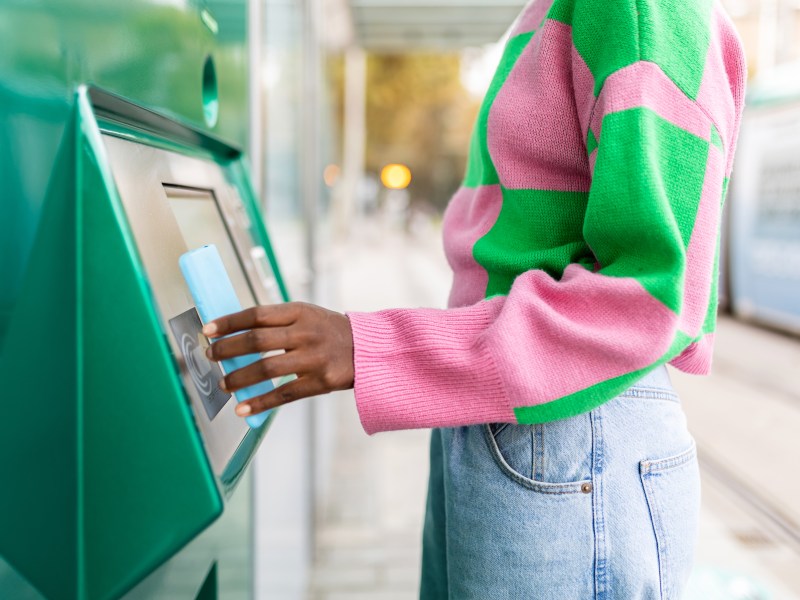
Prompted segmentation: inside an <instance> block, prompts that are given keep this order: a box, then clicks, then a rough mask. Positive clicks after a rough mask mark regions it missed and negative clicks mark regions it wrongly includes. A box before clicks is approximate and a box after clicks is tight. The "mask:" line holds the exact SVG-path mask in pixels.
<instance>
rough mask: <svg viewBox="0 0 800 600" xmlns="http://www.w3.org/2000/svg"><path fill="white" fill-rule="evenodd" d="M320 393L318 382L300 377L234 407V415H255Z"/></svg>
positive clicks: (320, 388) (320, 387)
mask: <svg viewBox="0 0 800 600" xmlns="http://www.w3.org/2000/svg"><path fill="white" fill-rule="evenodd" d="M321 391H322V386H321V385H320V384H319V383H318V382H316V381H314V380H313V379H309V378H307V377H300V378H298V379H294V380H292V381H290V382H288V383H284V384H283V385H281V386H279V387H276V388H275V389H274V390H272V391H271V392H269V393H268V394H264V395H263V396H258V397H256V398H252V399H250V400H247V401H245V402H241V403H239V404H238V405H237V406H236V414H237V415H239V416H240V417H246V416H248V415H255V414H258V413H260V412H264V411H265V410H269V409H271V408H277V407H279V406H283V405H284V404H288V403H289V402H294V401H295V400H300V399H301V398H309V397H311V396H316V395H318V394H320V393H321Z"/></svg>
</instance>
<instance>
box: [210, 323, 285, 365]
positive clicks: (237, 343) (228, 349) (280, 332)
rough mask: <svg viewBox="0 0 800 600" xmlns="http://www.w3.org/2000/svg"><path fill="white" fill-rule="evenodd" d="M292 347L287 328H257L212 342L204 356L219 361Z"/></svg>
mask: <svg viewBox="0 0 800 600" xmlns="http://www.w3.org/2000/svg"><path fill="white" fill-rule="evenodd" d="M294 346H295V345H294V343H293V341H292V336H291V332H290V331H289V329H288V328H286V327H271V328H259V329H251V330H250V331H246V332H245V333H240V334H238V335H232V336H230V337H226V338H223V339H221V340H218V341H216V342H214V343H213V344H211V345H210V346H209V347H208V349H207V350H206V356H207V357H208V358H209V359H211V360H216V361H219V360H225V359H226V358H233V357H234V356H244V355H246V354H258V353H260V352H269V351H271V350H291V349H293V348H294Z"/></svg>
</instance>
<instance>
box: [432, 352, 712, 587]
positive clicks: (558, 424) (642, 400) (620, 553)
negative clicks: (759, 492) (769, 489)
mask: <svg viewBox="0 0 800 600" xmlns="http://www.w3.org/2000/svg"><path fill="white" fill-rule="evenodd" d="M699 511H700V478H699V472H698V467H697V456H696V452H695V445H694V440H693V439H692V436H691V435H690V434H689V431H688V430H687V428H686V419H685V416H684V413H683V409H682V407H681V405H680V401H679V399H678V396H677V395H676V393H675V391H674V390H673V388H672V385H671V383H670V380H669V375H668V374H667V371H666V367H659V368H658V369H656V370H655V371H654V372H652V373H650V374H649V375H647V376H646V377H644V378H643V379H642V380H640V381H639V382H638V383H637V384H636V385H634V386H633V387H631V388H629V389H628V390H627V391H625V392H624V393H622V394H621V395H620V396H618V397H616V398H614V399H613V400H610V401H608V402H606V403H605V404H602V405H601V406H599V407H598V408H596V409H594V410H592V411H591V412H588V413H585V414H581V415H578V416H575V417H571V418H569V419H563V420H560V421H553V422H550V423H544V424H539V425H508V424H489V425H479V426H472V427H457V428H452V429H437V430H434V431H433V432H432V437H431V473H430V481H429V488H428V503H427V512H426V516H425V529H424V534H423V568H422V585H421V592H420V597H421V598H422V599H423V600H445V599H452V600H468V599H473V598H474V599H476V600H491V599H494V598H497V599H500V598H502V599H507V600H521V599H528V598H535V599H551V598H552V599H554V600H555V599H557V600H572V599H574V600H589V599H592V598H595V599H606V600H610V599H615V600H616V599H619V600H640V599H660V600H676V599H678V598H680V596H681V593H682V591H683V589H684V586H685V584H686V581H687V579H688V577H689V572H690V570H691V567H692V559H693V554H694V547H695V542H696V535H697V521H698V515H699Z"/></svg>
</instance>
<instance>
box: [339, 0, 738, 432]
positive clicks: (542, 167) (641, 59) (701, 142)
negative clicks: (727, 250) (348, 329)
mask: <svg viewBox="0 0 800 600" xmlns="http://www.w3.org/2000/svg"><path fill="white" fill-rule="evenodd" d="M744 86H745V65H744V57H743V51H742V47H741V43H740V41H739V39H738V36H737V34H736V32H735V30H734V28H733V26H732V24H731V22H730V20H729V19H728V17H727V16H726V15H725V13H724V12H723V9H722V8H721V6H720V5H719V3H718V0H716V1H715V0H534V1H533V2H532V3H531V4H529V5H528V6H527V7H526V8H525V9H524V10H523V12H522V14H521V15H520V17H519V18H518V20H517V22H516V23H515V24H514V25H513V28H512V30H511V33H510V37H509V39H508V42H507V44H506V46H505V50H504V54H503V57H502V59H501V61H500V65H499V67H498V69H497V72H496V74H495V75H494V79H493V81H492V83H491V85H490V87H489V90H488V92H487V95H486V98H485V100H484V101H483V104H482V107H481V109H480V111H479V115H478V119H477V123H476V125H475V129H474V133H473V136H472V143H471V149H470V153H469V160H468V164H467V169H466V176H465V178H464V182H463V186H462V187H461V188H460V190H459V191H458V192H457V193H456V194H455V196H454V197H453V198H452V200H451V201H450V204H449V206H448V208H447V211H446V213H445V219H444V227H443V229H444V246H445V253H446V255H447V259H448V262H449V263H450V265H451V267H452V269H453V274H454V278H453V284H452V291H451V294H450V299H449V308H447V309H402V310H385V311H380V312H374V313H355V312H354V313H349V314H348V316H349V318H350V322H351V325H352V330H353V342H354V358H355V396H356V404H357V406H358V411H359V414H360V418H361V421H362V424H363V427H364V429H365V430H366V431H367V432H368V433H374V432H377V431H384V430H392V429H409V428H419V427H444V426H461V425H471V424H478V423H487V422H510V423H540V422H546V421H551V420H555V419H561V418H565V417H570V416H573V415H576V414H579V413H582V412H585V411H588V410H591V409H593V408H595V407H597V406H599V405H600V404H602V403H603V402H606V401H607V400H610V399H612V398H614V397H615V396H617V395H619V394H620V393H621V392H623V391H624V390H625V389H627V388H628V387H630V386H631V385H633V384H634V383H635V382H636V381H637V380H638V379H640V378H641V377H642V376H643V375H645V374H646V373H648V372H649V371H651V370H652V369H654V368H656V367H657V366H659V365H663V364H665V363H669V364H671V365H673V366H674V367H677V368H678V369H680V370H682V371H685V372H688V373H696V374H706V373H708V371H709V369H710V365H711V353H712V345H713V340H714V328H715V324H716V312H717V273H718V257H719V231H720V215H721V210H722V202H723V200H724V196H725V190H726V187H727V182H728V177H729V175H730V172H731V166H732V160H733V154H734V147H735V145H736V137H737V133H738V128H739V121H740V117H741V112H742V108H743V98H744Z"/></svg>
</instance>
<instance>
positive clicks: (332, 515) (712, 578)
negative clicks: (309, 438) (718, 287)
mask: <svg viewBox="0 0 800 600" xmlns="http://www.w3.org/2000/svg"><path fill="white" fill-rule="evenodd" d="M337 252H338V254H337V256H334V257H331V263H332V264H334V265H336V266H337V268H338V269H339V276H338V278H337V280H338V288H339V289H338V296H339V298H340V299H341V304H340V306H339V308H340V309H344V308H346V309H348V310H377V309H380V308H388V307H415V306H429V307H443V306H444V305H445V303H446V298H447V293H448V289H449V284H450V272H449V268H448V267H447V264H446V262H445V260H444V256H443V254H442V251H441V243H440V240H439V232H438V231H437V230H436V229H435V228H431V230H430V231H426V232H423V233H422V235H418V236H415V237H406V236H403V235H401V234H399V233H397V232H392V231H389V230H386V229H385V228H380V227H377V226H376V225H371V226H364V227H359V228H358V229H357V232H356V233H355V234H354V235H353V236H352V238H351V240H350V241H348V243H347V244H346V245H343V246H341V247H339V248H338V250H337ZM717 339H718V348H717V354H716V362H715V373H714V375H713V376H712V377H710V378H698V377H690V376H684V375H682V374H679V373H676V371H674V370H672V371H671V373H672V374H673V381H674V382H675V385H676V387H677V389H678V390H679V392H680V394H681V396H682V399H683V402H684V406H685V407H686V411H687V415H688V418H689V422H690V428H691V429H692V432H693V434H694V435H695V437H696V439H697V441H698V447H699V448H700V450H701V451H703V450H705V452H706V454H709V455H711V456H713V457H714V458H718V457H719V456H720V455H719V453H722V454H721V456H723V457H724V458H725V459H726V460H725V461H723V462H724V463H725V464H726V465H728V466H732V467H733V468H734V469H735V470H736V471H737V472H738V473H739V474H740V475H742V477H744V479H745V480H746V482H750V483H751V484H752V485H753V486H756V487H758V489H759V490H761V491H764V492H765V493H766V494H768V495H769V497H770V498H777V500H776V501H777V502H778V503H779V504H780V503H781V502H784V503H785V505H784V504H780V505H781V506H782V507H785V506H794V507H796V508H797V507H800V503H798V502H797V500H796V498H797V497H798V496H797V494H795V493H794V492H795V491H796V486H797V480H796V478H792V477H791V476H790V475H789V473H791V472H792V470H793V469H794V468H795V467H796V465H795V464H794V462H796V457H797V456H798V452H797V451H796V450H798V449H799V448H800V446H798V443H799V442H798V440H800V436H797V435H796V432H797V430H798V427H800V393H798V391H800V386H797V385H796V384H795V383H794V379H793V371H792V370H791V369H790V364H794V365H796V364H798V362H797V361H799V360H800V341H798V340H795V339H791V338H786V337H784V336H780V335H777V334H774V333H770V332H764V331H762V330H759V329H755V328H753V327H750V326H747V325H742V324H740V323H737V322H733V321H730V320H726V319H723V320H722V321H721V323H720V328H719V333H718V338H717ZM748 351H749V354H748ZM751 354H755V355H757V356H751ZM757 357H760V362H758V360H757ZM770 357H775V358H770ZM741 363H746V364H741ZM765 377H766V378H768V380H769V381H768V383H769V385H766V384H765V381H764V378H765ZM756 391H757V392H758V394H756ZM753 403H756V404H758V405H759V406H760V407H761V409H760V410H759V411H755V409H754V407H753V406H751V404H753ZM750 408H752V409H753V410H749V409H750ZM335 412H336V419H337V421H338V423H337V428H336V429H337V434H336V436H337V438H336V443H335V444H334V447H335V452H334V455H333V457H332V458H331V462H332V477H331V484H330V496H329V499H328V502H327V505H326V506H325V507H324V511H323V516H322V520H321V523H320V527H319V532H318V538H317V547H316V564H315V568H314V574H313V578H312V586H311V592H310V595H309V599H310V600H412V599H414V598H416V597H417V589H418V584H419V566H420V551H421V549H420V536H421V531H422V520H423V516H424V503H425V489H426V482H427V469H428V465H427V450H428V449H427V443H428V438H429V433H428V432H427V431H405V432H392V433H384V434H378V435H376V436H373V437H371V438H370V437H368V436H367V435H366V434H365V433H364V432H363V430H362V428H361V426H360V423H359V421H358V414H357V412H356V409H355V406H354V402H353V398H352V394H351V393H350V394H341V397H340V398H338V400H337V404H336V409H335ZM754 415H755V416H756V420H755V422H754V421H753V418H754ZM721 416H722V418H720V417H721ZM743 435H744V437H743ZM737 444H738V446H737ZM759 446H760V449H761V453H759V452H758V450H759ZM781 449H783V451H781ZM781 461H783V462H781ZM787 486H788V487H787ZM798 510H800V508H798ZM798 516H800V515H798ZM799 565H800V555H798V553H797V549H796V548H794V547H792V546H791V545H789V544H787V543H786V542H785V540H782V539H781V538H780V536H779V535H776V534H775V532H774V531H772V530H770V529H769V528H766V527H765V524H764V520H763V518H756V517H754V516H753V515H752V514H751V511H750V510H749V509H748V507H747V506H745V505H743V504H742V503H741V502H739V501H738V500H737V499H736V498H734V497H733V494H732V493H731V491H730V488H729V486H728V485H727V484H726V482H725V481H724V480H716V479H714V478H712V477H710V476H707V473H706V472H705V470H704V473H703V508H702V514H701V527H700V544H699V547H698V553H697V559H696V567H695V571H694V573H693V576H692V581H691V586H690V590H689V591H688V592H687V596H686V600H729V599H730V600H793V599H795V598H800V569H798V568H797V566H799Z"/></svg>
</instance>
